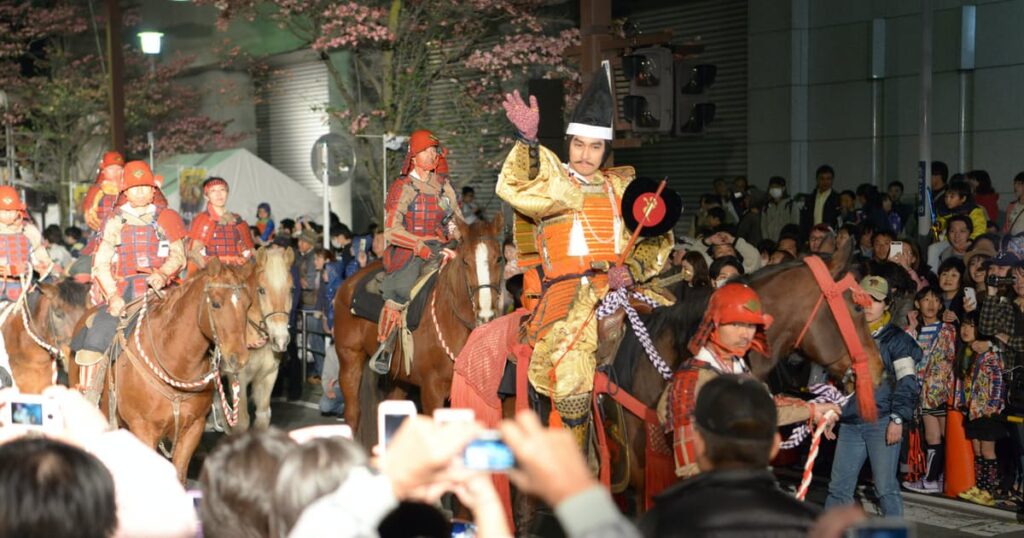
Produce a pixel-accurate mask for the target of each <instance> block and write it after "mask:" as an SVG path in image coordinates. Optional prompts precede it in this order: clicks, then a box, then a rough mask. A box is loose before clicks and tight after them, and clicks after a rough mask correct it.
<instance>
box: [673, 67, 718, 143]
mask: <svg viewBox="0 0 1024 538" xmlns="http://www.w3.org/2000/svg"><path fill="white" fill-rule="evenodd" d="M717 73H718V67H716V66H715V65H713V64H699V63H696V62H692V61H685V60H683V61H678V62H676V63H675V91H674V94H675V129H674V132H673V134H675V135H676V136H685V135H689V134H694V133H700V132H703V131H704V128H705V127H707V126H708V125H709V124H710V123H711V122H712V121H714V119H715V104H714V103H712V102H710V101H709V100H708V99H709V96H708V95H707V89H708V88H710V87H711V86H712V85H713V84H714V83H715V75H716V74H717Z"/></svg>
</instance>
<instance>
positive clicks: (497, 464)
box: [462, 437, 516, 473]
mask: <svg viewBox="0 0 1024 538" xmlns="http://www.w3.org/2000/svg"><path fill="white" fill-rule="evenodd" d="M462 461H463V465H465V466H466V468H467V469H470V470H473V471H488V472H492V473H495V472H502V471H508V470H509V469H511V468H513V467H515V465H516V457H515V455H513V454H512V450H511V449H510V448H509V447H508V445H506V444H505V442H504V441H502V440H501V439H500V438H496V437H483V438H480V439H476V440H474V441H473V442H471V443H469V445H467V446H466V451H465V452H464V453H463V458H462Z"/></svg>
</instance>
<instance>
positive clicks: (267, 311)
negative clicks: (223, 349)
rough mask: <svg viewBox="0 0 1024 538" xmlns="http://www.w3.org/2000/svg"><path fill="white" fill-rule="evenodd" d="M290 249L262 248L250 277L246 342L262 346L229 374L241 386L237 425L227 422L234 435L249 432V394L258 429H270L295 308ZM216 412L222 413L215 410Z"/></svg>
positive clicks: (257, 253)
mask: <svg viewBox="0 0 1024 538" xmlns="http://www.w3.org/2000/svg"><path fill="white" fill-rule="evenodd" d="M294 260H295V254H294V253H293V252H292V250H291V249H288V248H281V247H278V246H269V247H262V248H260V249H259V250H257V251H256V268H255V270H253V272H252V275H251V276H250V277H249V280H248V285H249V293H251V294H253V297H255V298H256V300H255V301H253V303H252V306H250V307H249V312H248V314H247V317H248V319H247V322H248V327H247V329H246V330H247V332H248V334H247V335H246V340H247V341H248V342H258V343H259V344H258V345H256V346H255V347H250V349H249V362H248V363H246V365H245V367H244V368H242V369H241V371H239V373H238V374H237V375H234V374H232V375H228V379H231V380H232V385H234V384H235V383H236V382H237V384H238V385H239V390H240V392H239V400H238V407H237V408H236V412H237V413H238V422H237V423H235V424H234V425H233V426H232V425H231V424H230V422H229V423H228V426H229V431H230V432H231V433H236V432H243V431H245V430H248V429H249V425H250V421H249V394H248V389H249V387H252V399H253V401H254V403H255V405H256V422H255V423H254V424H253V426H254V427H255V428H256V429H257V430H265V429H267V428H268V427H270V392H271V390H273V388H274V382H275V381H277V370H278V366H279V365H280V364H281V354H282V353H284V352H285V351H286V350H287V348H288V341H289V340H290V335H289V333H288V313H289V312H291V309H292V272H291V267H292V261H294ZM213 411H214V413H218V412H219V411H220V410H218V409H214V410H213Z"/></svg>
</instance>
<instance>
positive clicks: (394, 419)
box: [384, 415, 409, 447]
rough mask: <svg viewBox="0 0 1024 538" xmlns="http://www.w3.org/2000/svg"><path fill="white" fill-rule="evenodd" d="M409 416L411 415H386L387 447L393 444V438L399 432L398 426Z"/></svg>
mask: <svg viewBox="0 0 1024 538" xmlns="http://www.w3.org/2000/svg"><path fill="white" fill-rule="evenodd" d="M407 418H409V415H384V446H385V447H387V446H388V445H389V444H391V439H392V438H393V437H394V436H395V433H397V432H398V428H401V427H402V423H403V422H405V419H407Z"/></svg>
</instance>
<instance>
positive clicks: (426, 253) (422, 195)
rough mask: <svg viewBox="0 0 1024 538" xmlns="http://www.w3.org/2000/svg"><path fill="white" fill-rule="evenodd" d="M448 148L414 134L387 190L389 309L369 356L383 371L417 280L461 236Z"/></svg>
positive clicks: (426, 135) (448, 253) (386, 282)
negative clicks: (374, 347) (374, 349)
mask: <svg viewBox="0 0 1024 538" xmlns="http://www.w3.org/2000/svg"><path fill="white" fill-rule="evenodd" d="M446 155H447V150H445V149H442V148H441V147H440V143H439V142H438V140H437V138H436V137H435V136H434V135H433V134H432V133H431V132H430V131H427V130H419V131H415V132H413V133H412V135H411V136H410V137H409V153H408V155H406V158H405V164H403V165H402V173H401V175H399V176H398V179H396V180H395V181H394V182H393V183H392V184H391V187H389V188H388V194H387V198H386V200H385V204H384V240H385V242H386V243H387V249H386V250H385V251H384V270H385V271H386V276H385V277H384V282H383V283H381V293H382V294H383V296H384V310H382V311H381V318H380V322H379V324H378V331H377V333H378V334H377V338H378V340H379V341H380V342H381V345H380V348H378V350H377V352H376V353H374V355H373V357H371V358H370V368H371V369H372V370H373V371H374V372H377V373H379V374H382V375H383V374H386V373H387V372H388V371H389V370H390V369H391V356H392V353H393V348H394V341H395V336H396V334H397V329H398V327H399V325H401V323H402V314H403V311H404V310H405V308H406V306H407V305H408V303H409V299H410V296H409V294H410V292H411V290H412V288H413V286H414V285H415V284H416V281H417V280H419V278H420V277H421V276H423V275H425V274H426V273H428V272H429V271H430V270H432V269H434V268H436V267H437V264H438V263H440V261H441V258H442V257H446V256H448V257H450V256H452V255H453V253H452V251H451V250H449V249H447V248H446V245H448V243H449V241H454V240H458V228H457V227H456V226H455V221H454V220H453V219H459V221H462V220H463V219H462V213H461V212H460V211H459V205H458V199H457V198H456V196H455V189H453V188H452V184H451V181H450V180H449V178H448V163H447V161H446V159H445V157H446Z"/></svg>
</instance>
